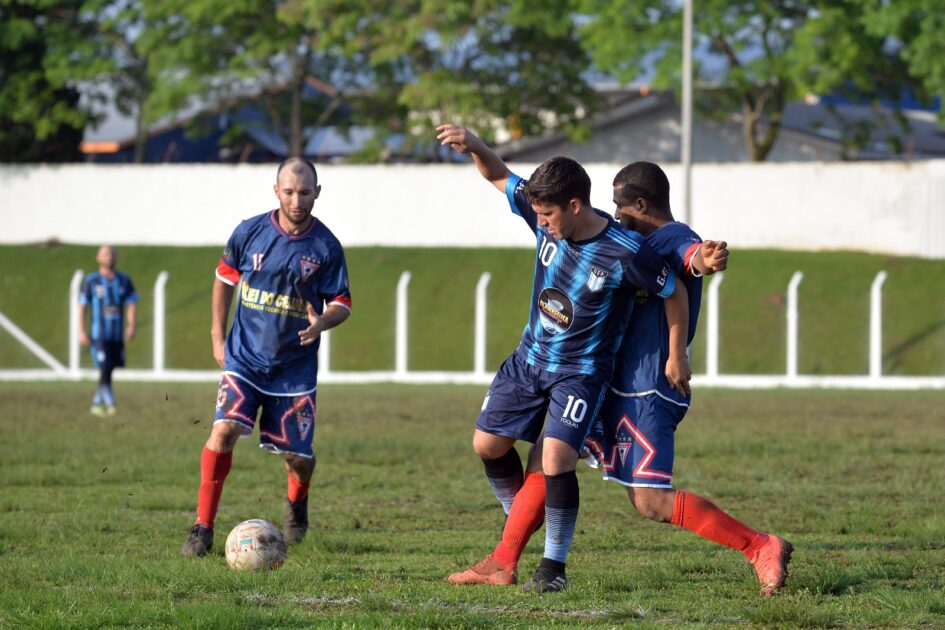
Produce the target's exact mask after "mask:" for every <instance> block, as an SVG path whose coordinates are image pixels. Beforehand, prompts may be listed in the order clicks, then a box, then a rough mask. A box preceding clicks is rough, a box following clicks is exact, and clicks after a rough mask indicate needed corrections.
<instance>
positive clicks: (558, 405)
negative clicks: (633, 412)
mask: <svg viewBox="0 0 945 630" xmlns="http://www.w3.org/2000/svg"><path fill="white" fill-rule="evenodd" d="M437 132H438V136H437V137H438V138H439V140H440V141H441V143H442V144H444V145H450V146H452V147H453V148H455V149H456V150H458V151H461V152H463V153H470V154H471V155H472V156H473V159H474V161H475V163H476V166H477V168H478V169H479V172H480V174H481V175H482V176H483V177H484V178H485V179H486V180H488V181H489V182H491V183H492V184H493V185H494V186H495V187H496V188H497V189H498V190H500V191H503V192H504V193H505V195H506V197H507V199H508V201H509V204H510V206H511V209H512V212H514V213H515V214H517V215H518V216H520V217H521V218H522V219H524V220H525V222H526V223H527V225H528V226H529V228H531V230H532V231H533V232H534V233H535V236H536V260H535V277H534V283H533V287H532V300H531V311H530V315H529V323H528V326H527V327H526V328H525V331H524V333H523V334H522V341H521V343H520V345H519V347H518V349H517V350H516V351H515V352H514V353H513V354H512V356H510V357H509V358H508V359H507V360H506V361H505V362H504V363H503V364H502V366H501V367H500V368H499V372H498V374H497V375H496V377H495V379H494V380H493V382H492V385H491V386H490V388H489V393H488V394H487V395H486V399H485V401H484V403H483V406H482V411H481V413H480V415H479V419H478V421H477V422H476V429H475V432H474V435H473V450H474V451H475V452H476V454H477V455H479V457H481V458H482V460H483V465H484V467H485V472H486V476H487V477H488V478H489V482H490V484H491V485H492V489H493V491H494V492H495V495H496V497H497V498H498V499H499V501H500V502H502V504H503V507H504V508H505V509H506V511H508V509H509V508H510V506H511V503H512V500H513V499H514V497H515V495H516V494H517V492H518V490H519V488H520V487H521V485H522V483H523V470H522V463H521V461H520V459H519V457H518V453H517V452H516V451H515V449H514V448H513V444H514V443H515V441H516V440H520V439H521V440H525V441H528V442H534V441H535V440H536V439H537V438H538V437H539V434H540V433H541V431H542V426H543V424H544V421H545V416H546V414H547V415H548V417H549V420H548V426H547V427H546V428H545V431H544V438H543V447H544V448H543V451H542V462H541V463H542V468H543V469H544V470H545V473H546V475H545V478H544V482H545V489H546V492H545V517H546V521H547V523H546V538H545V555H544V558H542V561H541V563H540V564H539V566H538V569H537V570H536V571H535V575H534V577H533V578H532V580H531V581H530V582H528V583H527V584H525V586H524V588H525V590H530V591H537V592H545V591H558V590H561V589H563V588H564V587H565V586H566V585H567V576H566V574H565V562H566V559H567V553H568V550H569V548H570V545H571V539H572V537H573V534H574V529H575V524H576V521H577V513H578V507H579V503H580V494H579V488H578V481H577V476H576V475H575V473H574V469H575V465H576V463H577V459H578V449H579V448H580V447H581V445H582V444H583V442H584V439H585V437H586V435H587V432H588V430H589V428H590V426H591V423H592V421H593V420H594V419H595V418H596V417H597V414H598V410H599V408H600V404H601V401H602V400H603V396H604V392H605V390H606V386H607V384H608V383H609V381H610V376H611V372H612V370H613V364H614V353H615V352H616V350H617V348H618V346H619V344H620V339H621V337H622V336H623V333H624V331H625V330H626V325H627V320H628V318H629V315H630V311H631V308H632V298H633V295H634V294H635V292H636V291H637V290H638V289H646V290H649V291H651V292H652V293H653V294H657V295H660V296H661V297H663V298H668V299H667V308H666V312H667V317H668V320H669V323H668V326H669V328H670V330H671V331H672V334H673V340H674V341H675V344H674V345H673V346H672V348H673V354H672V357H671V358H670V365H671V367H670V368H669V369H671V370H672V375H671V378H672V379H673V382H674V384H675V385H677V386H679V387H686V386H687V381H688V379H689V375H690V374H689V363H688V359H687V357H686V346H685V340H686V329H687V327H688V315H687V306H686V304H687V303H686V292H685V288H684V287H683V286H682V285H681V284H679V283H677V282H676V277H675V275H674V274H673V273H672V272H671V271H670V269H669V267H668V265H667V264H666V263H665V262H664V261H663V260H662V259H661V258H659V257H658V256H657V255H655V254H654V253H653V251H652V250H651V249H650V248H649V247H647V246H646V245H645V244H644V243H643V242H642V240H643V239H642V237H641V236H640V235H639V234H636V233H635V232H631V231H629V230H626V229H625V228H623V227H622V226H621V225H619V224H618V223H616V222H615V221H613V220H612V219H611V218H610V216H609V215H607V214H605V213H603V212H600V211H599V210H596V209H594V208H592V207H591V205H590V178H589V177H588V176H587V173H586V172H585V171H584V169H583V168H582V167H581V166H580V165H579V164H578V163H577V162H575V161H574V160H570V159H568V158H563V157H555V158H552V159H550V160H547V161H546V162H544V163H543V164H542V165H541V166H539V167H538V169H536V170H535V172H534V173H533V174H532V177H531V179H530V180H529V181H526V180H523V179H522V178H520V177H518V176H517V175H515V174H513V173H512V172H511V171H509V169H508V168H507V167H506V165H505V163H503V162H502V160H501V159H500V158H499V156H498V155H496V154H495V152H493V151H492V150H491V149H489V148H488V147H487V146H486V145H485V143H484V142H482V140H480V139H479V138H478V137H477V136H476V135H475V134H473V133H472V132H470V131H467V130H466V129H464V128H462V127H459V126H456V125H450V124H446V125H441V126H439V127H437ZM490 562H491V558H486V559H485V560H484V561H483V562H481V563H479V564H478V565H476V566H475V567H473V568H472V569H470V571H472V572H474V573H488V572H490V570H491V569H490Z"/></svg>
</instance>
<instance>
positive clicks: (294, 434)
mask: <svg viewBox="0 0 945 630" xmlns="http://www.w3.org/2000/svg"><path fill="white" fill-rule="evenodd" d="M314 441H315V392H311V393H308V394H300V395H297V396H265V397H264V404H263V408H262V413H261V414H260V417H259V445H260V446H262V447H263V448H264V449H266V450H268V451H271V452H273V453H288V454H292V455H297V456H299V457H303V458H306V459H313V458H314V456H315V451H314V449H313V448H312V445H313V443H314Z"/></svg>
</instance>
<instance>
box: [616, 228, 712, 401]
mask: <svg viewBox="0 0 945 630" xmlns="http://www.w3.org/2000/svg"><path fill="white" fill-rule="evenodd" d="M646 242H647V243H648V244H649V245H650V246H651V247H652V248H653V249H654V250H656V253H657V254H659V255H660V256H662V257H663V258H664V259H665V260H666V261H667V262H668V263H669V264H670V265H671V266H672V268H673V271H675V272H676V274H677V275H678V276H679V277H680V278H681V279H682V281H683V282H684V283H685V285H686V289H687V290H688V291H689V331H688V338H687V344H688V343H692V338H693V337H694V336H695V334H696V324H697V323H698V321H699V307H700V305H701V303H702V277H701V276H697V274H696V273H695V272H694V271H693V269H692V266H691V262H692V257H693V256H694V255H695V253H696V251H697V250H698V248H699V245H700V243H702V239H701V238H699V235H698V234H696V233H695V232H693V231H692V229H691V228H690V227H689V226H688V225H686V224H685V223H667V224H666V225H664V226H662V227H660V228H658V229H656V230H653V232H651V233H650V234H649V235H647V237H646ZM668 357H669V327H668V326H667V324H666V312H665V309H664V308H663V300H660V299H657V298H656V297H655V296H654V295H651V294H650V293H649V292H647V291H640V292H639V293H638V295H637V304H636V306H635V307H634V309H633V314H632V315H631V317H630V325H629V327H628V329H627V334H626V336H625V337H624V339H623V343H622V344H621V346H620V350H619V352H617V366H616V369H615V372H614V378H613V380H612V387H613V389H615V390H617V392H619V393H621V394H648V393H654V392H655V393H657V394H659V395H661V396H662V397H664V398H668V399H670V400H673V401H675V402H677V403H680V404H688V401H689V397H688V396H683V395H682V394H680V393H679V392H677V391H676V390H674V389H673V388H672V387H670V386H669V382H668V381H667V380H666V375H665V366H666V359H667V358H668Z"/></svg>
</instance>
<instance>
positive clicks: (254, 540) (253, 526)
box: [226, 518, 285, 571]
mask: <svg viewBox="0 0 945 630" xmlns="http://www.w3.org/2000/svg"><path fill="white" fill-rule="evenodd" d="M226 562H227V564H229V565H230V568H231V569H233V570H234V571H262V570H268V569H277V568H279V567H281V566H282V563H283V562H285V538H283V536H282V532H281V531H279V528H278V527H276V526H275V525H273V524H272V523H270V522H269V521H266V520H263V519H261V518H253V519H250V520H248V521H243V522H242V523H240V524H239V525H237V526H236V527H234V528H233V531H231V532H230V535H229V536H227V537H226Z"/></svg>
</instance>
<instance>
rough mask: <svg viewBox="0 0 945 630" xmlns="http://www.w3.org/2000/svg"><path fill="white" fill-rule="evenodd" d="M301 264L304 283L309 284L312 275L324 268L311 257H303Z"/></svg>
mask: <svg viewBox="0 0 945 630" xmlns="http://www.w3.org/2000/svg"><path fill="white" fill-rule="evenodd" d="M300 264H301V266H302V282H308V279H309V278H311V277H312V274H313V273H315V272H316V271H318V268H319V267H321V266H322V264H321V263H320V262H318V261H317V260H315V259H314V258H312V257H311V256H302V260H301V261H300Z"/></svg>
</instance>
